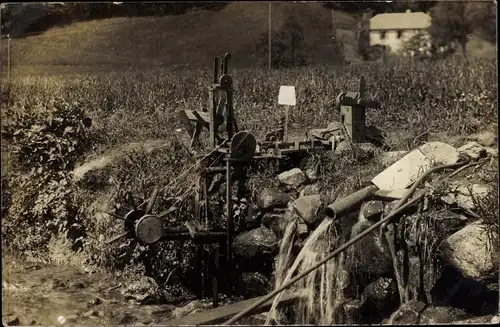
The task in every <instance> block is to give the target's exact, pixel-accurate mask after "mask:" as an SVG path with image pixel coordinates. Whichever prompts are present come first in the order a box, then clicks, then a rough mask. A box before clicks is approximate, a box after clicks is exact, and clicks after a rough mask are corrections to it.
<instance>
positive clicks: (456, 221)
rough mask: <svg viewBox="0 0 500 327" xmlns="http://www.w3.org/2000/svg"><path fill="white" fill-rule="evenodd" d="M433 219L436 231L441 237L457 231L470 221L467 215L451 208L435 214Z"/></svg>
mask: <svg viewBox="0 0 500 327" xmlns="http://www.w3.org/2000/svg"><path fill="white" fill-rule="evenodd" d="M432 219H433V221H434V231H435V232H436V235H437V237H438V238H440V239H441V238H443V237H447V236H449V235H450V234H452V233H454V232H456V231H457V230H459V229H460V228H462V227H464V226H465V225H466V224H467V222H468V219H467V217H465V216H464V215H461V214H459V213H456V212H453V211H449V210H445V211H441V212H439V213H437V214H433V217H432Z"/></svg>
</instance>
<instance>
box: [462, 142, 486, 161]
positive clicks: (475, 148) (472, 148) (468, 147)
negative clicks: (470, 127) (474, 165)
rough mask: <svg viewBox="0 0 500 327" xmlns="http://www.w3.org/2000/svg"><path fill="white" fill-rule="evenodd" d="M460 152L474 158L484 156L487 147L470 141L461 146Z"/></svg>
mask: <svg viewBox="0 0 500 327" xmlns="http://www.w3.org/2000/svg"><path fill="white" fill-rule="evenodd" d="M458 152H460V153H463V154H465V155H466V156H468V157H469V158H471V159H474V160H477V159H480V158H484V157H486V155H487V152H486V148H485V147H483V146H482V145H480V144H478V143H476V142H469V143H467V144H465V145H463V146H461V147H460V148H458Z"/></svg>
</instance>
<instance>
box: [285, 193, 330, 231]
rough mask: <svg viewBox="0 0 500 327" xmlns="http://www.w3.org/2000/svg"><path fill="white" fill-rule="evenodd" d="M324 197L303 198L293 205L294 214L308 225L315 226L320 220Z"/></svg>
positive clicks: (307, 196) (310, 196) (311, 196)
mask: <svg viewBox="0 0 500 327" xmlns="http://www.w3.org/2000/svg"><path fill="white" fill-rule="evenodd" d="M323 200H324V199H323V197H322V196H321V195H319V194H316V195H306V196H301V197H299V198H298V199H297V200H295V201H293V202H292V203H291V206H292V208H293V210H294V212H295V213H296V214H297V215H298V216H299V217H300V218H301V219H302V220H303V221H304V222H305V223H306V224H308V225H310V226H313V225H314V224H316V223H317V222H318V220H319V219H320V217H319V215H318V213H319V212H320V211H321V209H322V208H323V205H324V202H323Z"/></svg>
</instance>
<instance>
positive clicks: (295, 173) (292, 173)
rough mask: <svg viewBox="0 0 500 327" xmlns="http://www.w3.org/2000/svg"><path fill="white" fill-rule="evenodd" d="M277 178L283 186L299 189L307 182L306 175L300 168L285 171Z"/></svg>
mask: <svg viewBox="0 0 500 327" xmlns="http://www.w3.org/2000/svg"><path fill="white" fill-rule="evenodd" d="M277 178H278V181H279V182H280V183H281V184H284V185H288V186H292V187H299V186H300V185H302V184H304V183H305V182H306V181H307V177H306V175H305V174H304V173H303V172H302V170H300V169H299V168H293V169H292V170H289V171H285V172H283V173H281V174H279V175H278V177H277Z"/></svg>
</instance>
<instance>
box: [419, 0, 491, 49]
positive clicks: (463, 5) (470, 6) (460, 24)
mask: <svg viewBox="0 0 500 327" xmlns="http://www.w3.org/2000/svg"><path fill="white" fill-rule="evenodd" d="M495 7H496V5H495V4H494V2H492V1H490V2H486V1H442V2H439V3H438V4H437V5H436V6H435V7H434V8H432V10H431V17H432V24H431V26H430V28H429V34H430V35H431V37H432V39H433V41H434V42H435V43H436V45H438V46H439V45H443V46H445V45H448V44H450V43H451V42H454V41H456V42H458V43H459V44H460V46H461V48H462V53H463V55H464V56H466V50H467V41H468V39H469V36H470V35H471V34H472V32H474V31H477V32H483V34H485V35H483V36H486V38H487V39H489V40H494V39H495V36H496V8H495Z"/></svg>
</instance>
